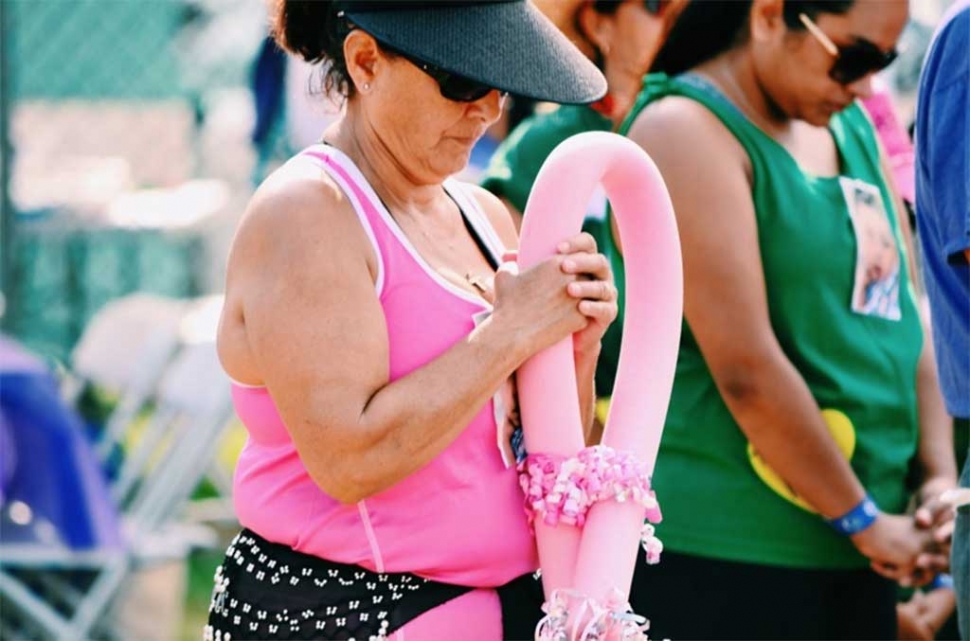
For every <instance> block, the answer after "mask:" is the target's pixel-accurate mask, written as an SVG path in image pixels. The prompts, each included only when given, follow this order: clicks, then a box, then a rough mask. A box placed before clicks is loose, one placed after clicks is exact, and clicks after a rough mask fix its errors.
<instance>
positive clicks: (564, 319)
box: [493, 233, 617, 359]
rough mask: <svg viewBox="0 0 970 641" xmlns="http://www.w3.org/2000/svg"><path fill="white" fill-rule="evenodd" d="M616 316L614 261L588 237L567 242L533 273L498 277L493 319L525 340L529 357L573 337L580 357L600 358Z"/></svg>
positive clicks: (501, 273) (579, 236)
mask: <svg viewBox="0 0 970 641" xmlns="http://www.w3.org/2000/svg"><path fill="white" fill-rule="evenodd" d="M513 256H514V255H513V254H511V253H508V254H506V255H505V256H504V257H503V258H505V259H510V258H513ZM616 314H617V292H616V287H614V286H613V274H612V271H611V270H610V265H609V261H608V260H607V259H606V257H605V256H603V255H602V254H597V253H596V241H595V240H593V237H592V236H590V235H589V234H586V233H582V234H577V235H576V236H573V237H572V238H569V239H568V240H565V241H563V242H562V243H561V244H560V245H559V247H558V254H557V255H556V256H553V257H552V258H549V259H547V260H545V261H543V262H541V263H539V264H538V265H536V266H534V267H532V268H531V269H528V270H526V271H524V272H522V273H520V274H519V273H514V271H513V270H509V269H507V268H504V267H503V268H502V269H500V270H499V272H498V273H497V274H496V275H495V311H494V313H493V316H495V318H496V320H497V321H500V322H503V323H504V324H505V326H507V327H509V328H510V330H511V331H513V332H515V334H516V335H517V336H519V337H521V338H522V342H523V343H524V344H525V349H526V351H527V352H528V355H529V356H531V355H532V354H535V353H537V352H540V351H542V350H543V349H545V348H546V347H549V346H550V345H553V344H555V343H557V342H559V341H560V340H562V339H563V338H565V337H566V336H568V335H569V334H572V335H573V349H574V351H575V352H576V354H577V356H592V357H593V358H594V359H595V357H596V356H597V355H598V354H599V344H600V339H601V338H602V337H603V334H604V333H606V329H607V327H609V325H610V323H611V322H612V321H613V319H614V318H616Z"/></svg>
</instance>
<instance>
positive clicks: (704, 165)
mask: <svg viewBox="0 0 970 641" xmlns="http://www.w3.org/2000/svg"><path fill="white" fill-rule="evenodd" d="M630 137H631V138H632V139H633V140H634V141H635V142H637V143H638V144H640V145H641V146H642V147H643V148H644V149H645V150H646V151H647V152H648V153H649V154H650V155H651V157H652V158H653V159H654V161H655V162H656V163H657V166H658V167H659V168H660V171H661V172H662V173H663V176H664V180H665V181H666V183H667V187H668V189H669V190H670V194H671V198H672V200H673V203H674V209H675V212H676V214H677V220H678V226H679V230H680V237H681V243H682V247H683V255H684V313H685V316H686V319H687V322H688V325H689V326H690V328H691V331H692V332H693V334H694V336H695V338H696V339H697V342H698V345H699V346H700V348H701V352H702V353H703V355H704V358H705V360H706V362H707V364H708V367H709V368H710V370H711V374H712V376H713V377H714V380H715V383H716V384H717V386H718V389H719V390H720V393H721V395H722V397H723V398H724V401H725V403H726V404H727V407H728V409H729V410H730V411H731V414H732V415H733V416H734V418H735V420H736V421H737V422H738V425H739V426H740V427H741V430H742V431H743V432H744V434H745V436H746V437H747V438H748V440H749V441H750V442H751V443H752V444H753V445H754V447H755V448H756V449H757V450H758V452H759V453H760V454H761V456H762V457H763V458H764V459H765V460H766V461H767V462H768V463H769V464H770V465H771V467H772V468H773V469H774V470H775V471H777V472H778V473H779V474H780V475H781V476H782V477H783V478H784V479H785V480H786V481H787V482H788V484H789V485H791V486H792V488H793V489H794V490H795V491H796V492H797V493H798V494H799V495H800V496H802V497H803V498H805V499H806V500H807V501H808V502H810V503H811V504H812V505H814V506H815V507H816V508H817V509H818V510H819V512H820V513H821V514H823V515H825V516H826V517H829V518H833V517H837V516H841V515H842V514H844V513H846V512H848V511H849V510H850V509H851V508H852V507H854V506H855V505H856V504H858V503H859V502H860V501H861V500H862V498H863V497H864V495H865V489H864V488H863V487H862V485H861V483H860V482H859V480H858V479H857V478H856V476H855V474H854V473H853V471H852V468H851V467H850V465H849V463H848V462H847V461H846V460H845V458H844V457H843V456H842V454H841V453H840V451H839V449H838V447H837V446H836V443H835V441H834V439H833V438H832V437H831V436H830V434H829V432H828V429H827V427H826V424H825V421H824V420H823V418H822V415H821V411H820V408H819V406H818V403H817V402H816V401H815V399H814V398H813V396H812V394H811V391H810V390H809V388H808V385H807V384H806V383H805V381H804V379H803V378H802V376H801V375H800V374H799V372H798V371H797V370H796V369H795V367H794V366H793V365H792V363H791V361H790V360H789V359H788V357H787V356H786V355H785V353H784V351H783V350H782V348H781V346H780V345H779V343H778V340H777V338H776V337H775V334H774V331H773V329H772V326H771V321H770V319H769V315H768V305H767V295H766V292H765V284H764V280H763V275H762V265H761V257H760V253H759V251H758V236H757V233H758V230H757V223H756V218H755V211H754V203H753V202H752V200H751V187H750V184H749V179H748V177H747V174H746V156H745V154H744V151H743V149H742V148H741V147H740V145H739V144H738V143H737V141H735V140H734V138H733V137H732V136H731V135H730V133H729V132H728V131H727V130H726V129H725V128H724V127H723V125H721V124H720V122H719V121H717V119H716V118H715V117H714V116H713V115H712V114H710V113H709V112H708V111H707V110H706V109H704V108H703V107H702V106H700V105H698V104H697V103H695V102H693V101H691V100H688V99H686V98H676V97H674V98H666V99H664V100H662V101H660V102H659V103H656V104H655V105H652V106H650V107H648V108H647V109H646V110H645V111H644V112H643V113H642V114H641V115H640V117H639V118H638V119H637V121H636V123H635V124H634V126H633V128H632V130H631V131H630ZM698 176H703V177H704V188H703V189H698V186H697V180H698ZM852 540H853V542H854V543H855V545H856V547H857V548H858V549H859V550H860V551H861V552H862V553H863V554H865V555H866V556H868V557H869V558H870V559H873V560H875V561H883V562H886V563H891V564H894V565H896V566H898V568H899V570H900V571H901V572H902V571H904V570H908V569H909V568H911V567H912V564H913V562H914V560H915V558H916V555H917V553H918V552H919V551H920V549H921V548H922V543H923V539H922V538H921V537H920V535H919V534H918V532H917V530H916V528H915V526H914V524H913V521H912V519H910V518H907V517H904V516H895V515H885V514H883V515H880V516H879V517H878V518H877V519H876V522H875V523H874V524H873V525H872V526H871V527H869V528H867V529H866V530H864V531H863V532H860V533H859V534H856V535H854V536H853V537H852Z"/></svg>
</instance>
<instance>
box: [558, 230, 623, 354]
mask: <svg viewBox="0 0 970 641" xmlns="http://www.w3.org/2000/svg"><path fill="white" fill-rule="evenodd" d="M557 250H558V252H559V255H560V256H563V257H564V260H563V263H562V270H563V272H564V273H566V274H574V275H576V276H577V277H578V280H576V281H575V282H572V283H570V284H569V285H568V286H567V287H566V291H567V293H568V294H569V295H570V296H571V297H573V298H575V299H577V300H578V301H579V311H580V312H581V313H582V314H583V315H584V316H585V317H586V318H588V319H589V323H588V324H587V325H586V327H585V328H584V329H582V330H581V331H579V332H576V333H575V334H573V350H574V351H575V352H576V354H577V355H579V356H583V355H589V354H591V355H593V356H594V357H595V356H596V355H598V354H599V347H600V340H601V339H602V338H603V335H604V334H605V333H606V330H607V329H608V328H609V326H610V323H612V322H613V321H614V320H615V319H616V315H617V313H618V312H619V307H618V304H617V300H618V292H617V290H616V286H615V285H614V284H613V270H612V269H611V268H610V261H609V260H608V259H607V258H606V256H604V255H603V254H599V253H597V252H596V240H595V239H594V238H593V237H592V236H590V235H589V234H587V233H585V232H584V233H581V234H577V235H576V236H573V237H572V238H569V239H568V240H565V241H563V242H562V243H561V244H560V245H559V247H558V248H557Z"/></svg>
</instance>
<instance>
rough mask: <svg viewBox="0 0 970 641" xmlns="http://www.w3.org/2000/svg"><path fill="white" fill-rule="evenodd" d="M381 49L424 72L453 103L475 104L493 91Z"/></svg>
mask: <svg viewBox="0 0 970 641" xmlns="http://www.w3.org/2000/svg"><path fill="white" fill-rule="evenodd" d="M381 48H382V49H384V50H386V51H389V52H391V53H393V54H394V55H397V56H400V57H402V58H404V59H405V60H407V61H408V62H410V63H411V64H412V65H414V66H415V67H417V68H418V69H420V70H421V71H423V72H425V73H426V74H428V75H429V76H431V78H432V79H434V81H435V82H437V83H438V90H439V91H440V92H441V95H442V96H444V97H445V98H447V99H448V100H453V101H455V102H475V101H476V100H481V99H482V98H484V97H485V96H487V95H488V94H489V93H491V92H492V90H493V89H494V88H493V87H490V86H488V85H486V84H483V83H481V82H478V81H476V80H472V79H470V78H466V77H465V76H460V75H458V74H456V73H452V72H450V71H447V70H445V69H442V68H441V67H436V66H435V65H432V64H429V63H427V62H422V61H421V60H416V59H415V58H412V57H411V56H409V55H407V54H405V53H401V52H400V51H398V50H396V49H394V48H393V47H389V46H387V45H385V44H384V43H383V42H382V43H381ZM501 94H502V97H505V96H506V95H507V94H506V93H505V92H504V91H503V92H501Z"/></svg>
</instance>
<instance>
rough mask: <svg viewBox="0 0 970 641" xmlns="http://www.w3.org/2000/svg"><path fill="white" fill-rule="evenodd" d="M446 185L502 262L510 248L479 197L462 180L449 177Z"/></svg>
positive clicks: (481, 237) (480, 235)
mask: <svg viewBox="0 0 970 641" xmlns="http://www.w3.org/2000/svg"><path fill="white" fill-rule="evenodd" d="M444 187H445V190H447V192H448V194H449V195H451V197H452V198H453V199H454V200H455V202H456V203H458V206H459V207H461V210H462V211H463V212H464V213H465V218H466V219H467V220H468V222H469V224H470V225H471V226H472V229H474V230H475V233H476V234H477V235H478V237H479V238H480V239H481V241H482V242H483V243H484V244H485V246H486V247H487V248H488V250H489V251H490V252H491V254H492V256H493V257H494V258H495V262H496V263H498V264H502V256H503V255H504V254H505V252H506V251H508V248H507V247H506V246H505V243H503V242H502V239H501V238H499V235H498V233H497V232H496V231H495V228H494V227H492V223H491V221H489V219H488V214H486V213H485V210H484V209H482V205H481V203H479V202H478V198H476V197H475V194H474V193H472V190H471V189H470V187H469V185H467V184H465V183H463V182H461V181H460V180H455V179H454V178H449V179H448V180H446V181H445V183H444Z"/></svg>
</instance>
